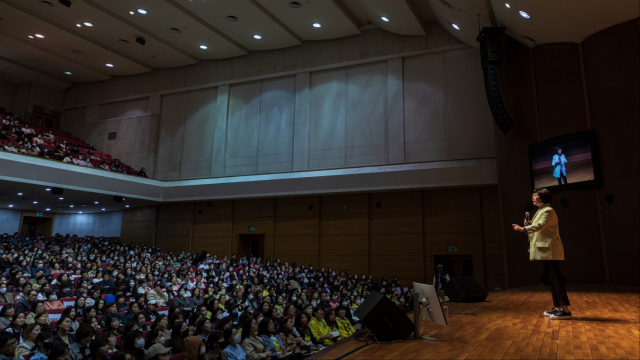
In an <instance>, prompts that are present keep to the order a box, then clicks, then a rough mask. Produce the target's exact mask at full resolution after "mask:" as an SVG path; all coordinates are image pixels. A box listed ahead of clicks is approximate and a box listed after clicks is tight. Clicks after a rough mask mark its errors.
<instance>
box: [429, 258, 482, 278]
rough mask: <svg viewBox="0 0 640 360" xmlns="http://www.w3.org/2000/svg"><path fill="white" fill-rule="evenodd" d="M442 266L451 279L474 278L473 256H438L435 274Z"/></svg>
mask: <svg viewBox="0 0 640 360" xmlns="http://www.w3.org/2000/svg"><path fill="white" fill-rule="evenodd" d="M439 264H442V266H443V267H444V271H445V272H446V273H447V274H449V277H473V256H471V255H436V256H435V264H434V265H435V268H434V269H433V271H434V274H435V273H437V272H438V269H437V266H438V265H439Z"/></svg>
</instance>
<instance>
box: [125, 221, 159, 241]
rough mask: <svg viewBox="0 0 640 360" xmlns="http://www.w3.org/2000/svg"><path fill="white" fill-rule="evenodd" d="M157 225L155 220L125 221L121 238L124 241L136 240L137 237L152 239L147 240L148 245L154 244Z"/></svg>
mask: <svg viewBox="0 0 640 360" xmlns="http://www.w3.org/2000/svg"><path fill="white" fill-rule="evenodd" d="M155 227H156V222H155V220H153V221H131V222H123V223H122V228H121V229H122V230H121V233H120V240H122V241H123V242H130V241H134V242H135V241H136V240H137V239H146V240H149V239H150V241H147V245H149V244H152V243H153V234H154V232H155Z"/></svg>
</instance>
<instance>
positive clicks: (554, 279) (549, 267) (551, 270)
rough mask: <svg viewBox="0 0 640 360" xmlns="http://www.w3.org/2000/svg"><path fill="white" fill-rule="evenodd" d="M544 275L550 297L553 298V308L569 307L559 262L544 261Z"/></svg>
mask: <svg viewBox="0 0 640 360" xmlns="http://www.w3.org/2000/svg"><path fill="white" fill-rule="evenodd" d="M542 262H543V263H544V273H545V274H546V275H547V281H548V282H549V289H550V290H551V297H552V298H553V306H554V307H561V306H569V305H571V304H570V303H569V297H568V296H567V290H566V289H565V288H564V277H563V276H562V274H561V273H560V261H559V260H544V261H542Z"/></svg>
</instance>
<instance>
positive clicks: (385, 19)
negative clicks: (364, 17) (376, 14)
mask: <svg viewBox="0 0 640 360" xmlns="http://www.w3.org/2000/svg"><path fill="white" fill-rule="evenodd" d="M380 19H382V21H384V22H389V18H388V17H386V16H380Z"/></svg>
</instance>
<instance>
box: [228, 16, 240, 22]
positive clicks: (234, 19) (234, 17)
mask: <svg viewBox="0 0 640 360" xmlns="http://www.w3.org/2000/svg"><path fill="white" fill-rule="evenodd" d="M227 20H229V21H238V18H237V17H236V16H233V15H229V16H227Z"/></svg>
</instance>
